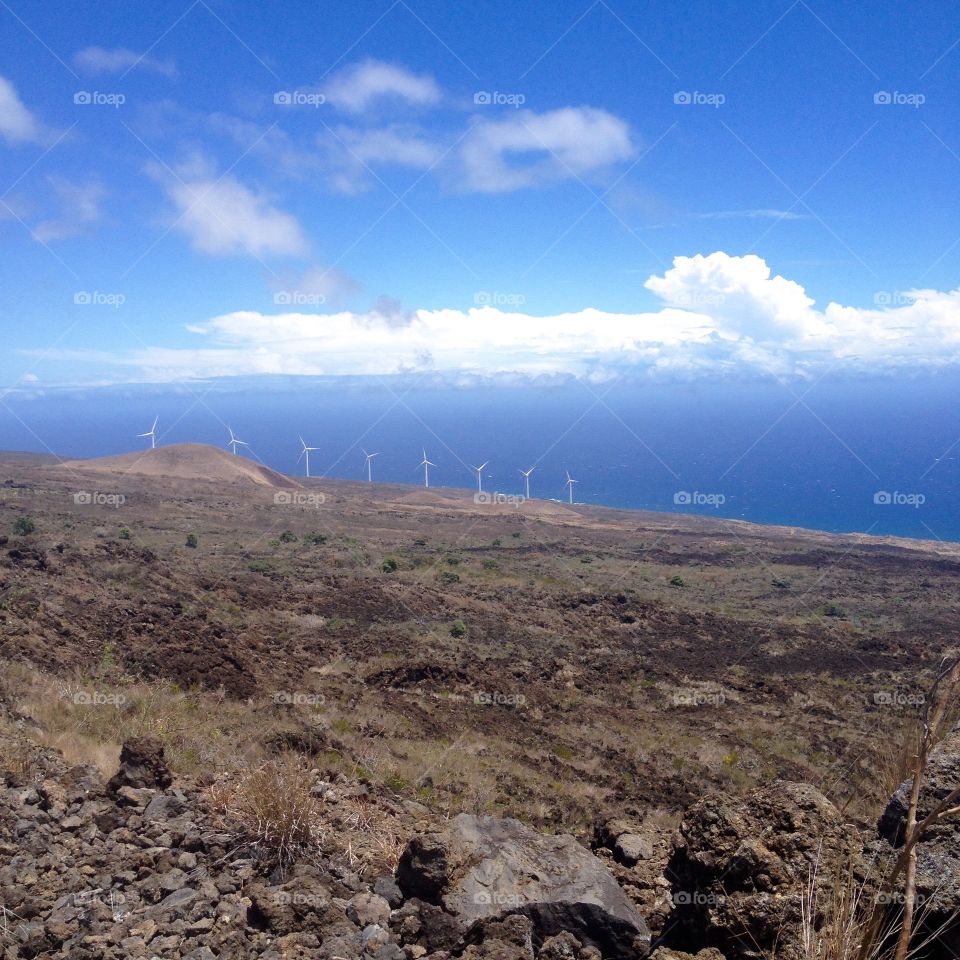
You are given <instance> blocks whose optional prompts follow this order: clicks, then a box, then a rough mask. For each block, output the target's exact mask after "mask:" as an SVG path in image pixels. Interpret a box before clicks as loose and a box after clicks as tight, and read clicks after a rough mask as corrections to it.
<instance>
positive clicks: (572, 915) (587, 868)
mask: <svg viewBox="0 0 960 960" xmlns="http://www.w3.org/2000/svg"><path fill="white" fill-rule="evenodd" d="M397 882H398V884H399V886H400V889H401V890H402V891H403V893H404V895H405V896H407V897H417V898H418V899H420V900H421V901H424V902H425V903H426V904H428V905H432V906H433V907H434V908H435V909H434V910H433V911H430V910H426V911H424V913H423V918H424V924H425V926H427V927H430V928H432V927H436V926H438V925H440V926H442V925H444V924H447V925H448V926H447V929H448V930H449V931H452V932H454V933H457V934H459V936H460V938H461V942H470V941H471V939H472V938H471V936H470V934H471V931H472V930H473V928H474V927H477V926H478V925H480V924H486V923H487V922H489V921H491V920H495V919H497V918H503V917H507V916H509V915H510V914H521V915H523V916H526V917H528V918H529V919H530V921H531V923H532V931H533V932H532V939H533V943H534V945H536V946H539V945H541V944H542V943H543V941H544V940H546V939H547V938H549V937H553V936H555V935H556V934H559V933H562V932H564V931H566V932H569V933H572V934H573V935H574V936H575V937H576V938H577V939H578V940H579V941H580V942H581V943H583V944H585V945H587V946H593V947H596V948H598V949H599V950H600V951H601V952H602V954H603V955H604V957H610V958H623V960H633V958H636V957H644V956H646V955H647V953H648V952H649V948H650V933H649V931H648V929H647V926H646V924H645V923H644V921H643V918H642V917H641V916H640V914H639V913H638V912H637V910H636V908H635V907H634V906H633V904H632V903H631V902H630V900H629V899H628V898H627V896H626V894H625V893H624V892H623V890H622V889H621V887H620V886H619V884H618V883H617V881H616V879H615V878H614V876H613V874H611V873H610V871H609V870H608V869H607V867H606V866H605V865H604V864H603V863H601V861H600V860H598V859H597V858H596V857H595V856H594V855H593V854H592V853H590V852H589V851H588V850H586V849H584V848H583V847H582V846H581V845H580V844H579V843H577V841H576V840H575V839H574V838H573V837H571V836H564V835H561V836H544V835H542V834H539V833H537V832H536V831H534V830H531V829H530V828H529V827H526V826H524V825H523V824H522V823H520V822H519V821H517V820H501V819H497V818H494V817H477V816H471V815H469V814H460V815H459V816H458V817H456V818H455V819H454V820H452V821H451V822H450V824H449V825H448V826H447V828H446V829H445V830H443V831H442V832H437V833H428V834H423V835H421V836H418V837H415V838H414V839H413V840H411V841H410V843H409V844H408V845H407V848H406V850H405V851H404V853H403V856H402V857H401V859H400V864H399V866H398V867H397ZM426 938H427V940H428V941H430V942H431V947H432V949H437V948H438V947H439V946H441V945H440V944H439V943H438V942H437V939H438V938H436V937H431V931H430V929H428V930H427V931H426ZM447 946H448V947H452V946H454V944H453V943H450V944H448V945H447ZM514 946H516V945H514Z"/></svg>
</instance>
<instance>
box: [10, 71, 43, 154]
mask: <svg viewBox="0 0 960 960" xmlns="http://www.w3.org/2000/svg"><path fill="white" fill-rule="evenodd" d="M49 136H50V134H49V131H48V130H47V129H46V128H45V127H44V126H43V124H42V123H40V121H39V120H37V118H36V117H35V116H34V115H33V114H32V113H31V112H30V111H29V110H28V109H27V108H26V106H25V105H24V103H23V101H22V100H21V99H20V97H19V96H18V95H17V91H16V89H15V88H14V86H13V84H12V83H10V81H9V80H6V79H5V78H4V77H0V137H3V138H4V140H6V141H7V143H43V142H45V141H46V140H47V139H49Z"/></svg>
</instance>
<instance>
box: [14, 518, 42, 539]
mask: <svg viewBox="0 0 960 960" xmlns="http://www.w3.org/2000/svg"><path fill="white" fill-rule="evenodd" d="M36 529H37V524H36V522H35V521H34V519H33V517H28V516H22V517H17V519H16V520H14V521H13V532H14V533H15V534H16V535H17V536H18V537H29V536H30V534H31V533H34V532H35V531H36Z"/></svg>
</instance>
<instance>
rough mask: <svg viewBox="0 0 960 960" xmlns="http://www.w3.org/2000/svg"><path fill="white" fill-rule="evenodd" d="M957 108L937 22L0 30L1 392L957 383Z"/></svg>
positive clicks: (100, 7) (97, 13) (515, 19)
mask: <svg viewBox="0 0 960 960" xmlns="http://www.w3.org/2000/svg"><path fill="white" fill-rule="evenodd" d="M958 80H960V12H958V11H957V9H956V7H955V6H953V5H948V4H946V3H920V4H915V5H910V7H909V9H906V8H904V7H903V5H902V4H894V3H881V4H878V5H871V6H869V7H862V8H856V7H855V5H843V6H842V7H841V8H837V7H836V6H835V5H824V4H819V3H814V2H810V3H807V2H805V0H798V2H795V3H790V2H789V0H785V2H776V3H772V2H771V3H765V2H760V3H755V4H749V5H744V4H739V3H711V4H706V3H695V4H688V5H682V6H678V5H666V4H663V5H658V6H656V7H640V6H637V5H628V4H621V3H617V2H611V3H607V2H606V0H599V2H596V3H591V2H589V0H585V2H567V0H558V2H556V3H554V4H551V5H550V6H549V7H544V6H542V5H533V4H529V5H522V6H521V5H517V4H515V3H505V2H504V3H499V2H488V3H481V4H472V5H464V6H461V5H451V4H448V3H440V2H428V0H416V2H415V3H414V2H410V3H408V2H406V0H398V2H394V3H391V2H390V0H383V2H378V3H372V2H369V3H368V2H362V0H361V2H356V3H352V4H349V5H337V6H333V5H324V4H305V3H303V4H298V3H292V4H286V5H283V6H282V7H280V8H278V7H273V6H271V5H265V4H264V5H257V6H254V5H252V4H243V3H229V2H223V0H197V2H190V0H184V2H176V3H173V2H157V3H154V4H151V5H149V8H141V7H140V6H139V5H138V6H137V8H136V10H135V14H134V8H133V7H132V5H130V4H128V3H124V4H120V3H115V2H105V3H101V4H97V5H93V6H90V7H85V8H84V12H83V16H82V17H78V16H77V14H76V9H75V8H70V7H68V6H67V5H64V4H61V3H50V4H40V3H37V2H24V0H9V2H7V0H5V2H3V3H2V4H0V196H2V205H0V238H2V244H3V257H2V258H0V332H2V335H3V342H4V344H5V347H6V349H5V350H3V351H2V354H0V386H2V387H5V388H7V389H11V388H13V389H17V390H24V389H26V390H42V389H45V388H47V387H52V386H55V385H59V384H77V383H81V384H84V383H87V384H92V383H116V382H127V381H132V382H139V381H171V380H178V379H185V378H208V377H218V376H228V375H244V376H248V375H257V374H304V375H308V374H324V375H339V374H376V375H378V376H383V375H387V374H391V373H395V372H407V371H411V370H413V371H416V370H430V371H435V372H440V373H442V374H447V373H449V374H450V375H451V376H453V377H454V378H456V377H463V376H467V375H472V374H480V375H489V374H498V375H508V376H518V377H529V376H536V375H552V374H557V373H560V374H573V375H578V376H588V377H594V378H604V377H609V376H611V375H620V374H622V373H623V372H624V371H625V370H630V371H635V372H637V373H638V374H639V375H642V376H652V377H658V376H660V377H677V376H679V377H684V378H690V377H699V376H730V375H740V374H744V375H746V374H750V375H753V374H756V373H758V372H759V373H761V374H764V375H768V374H773V375H775V376H795V375H800V376H806V377H811V376H815V375H817V372H818V371H819V370H826V369H830V370H831V371H832V370H834V369H839V370H840V371H841V372H842V371H844V370H847V369H849V370H854V371H857V372H863V371H864V370H868V371H870V372H877V371H880V372H883V371H887V370H896V371H902V370H911V371H913V370H916V369H929V368H939V367H941V366H943V365H953V364H956V363H957V362H958V360H960V294H958V293H957V292H956V291H957V288H958V286H960V276H958V274H960V271H958V256H960V225H958V224H960V217H958V212H960V210H958V196H960V194H958V191H957V189H956V184H957V182H958V174H960V122H958V118H960V110H958V106H957V101H956V90H957V89H958V88H960V83H958ZM290 101H294V102H292V103H291V102H290Z"/></svg>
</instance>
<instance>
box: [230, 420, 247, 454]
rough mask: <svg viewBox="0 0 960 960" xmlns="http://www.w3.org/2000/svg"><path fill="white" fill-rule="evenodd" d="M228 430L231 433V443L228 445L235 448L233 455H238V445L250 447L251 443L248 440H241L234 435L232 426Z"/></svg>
mask: <svg viewBox="0 0 960 960" xmlns="http://www.w3.org/2000/svg"><path fill="white" fill-rule="evenodd" d="M227 431H228V432H229V434H230V441H229V444H228V445H229V446H230V448H231V449H232V450H233V455H234V456H236V455H237V447H238V446H241V447H249V446H250V444H249V443H247V441H246V440H239V439H238V438H237V437H235V436H234V435H233V429H232V428H231V427H227Z"/></svg>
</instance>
